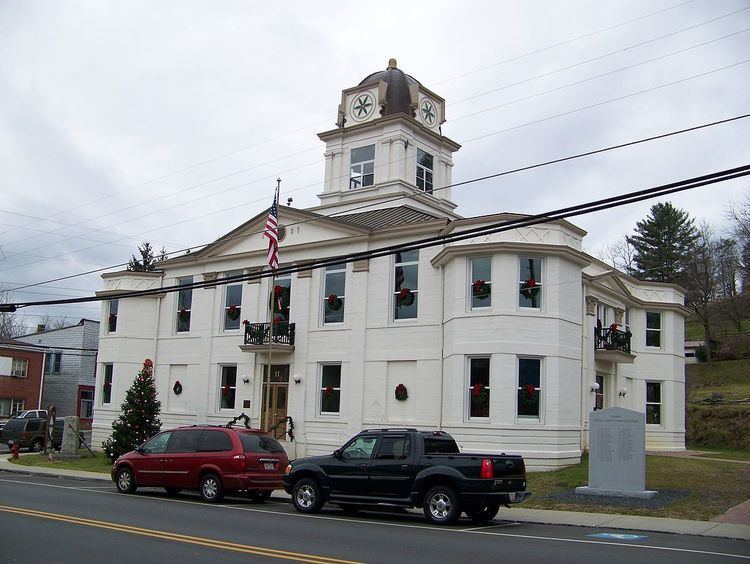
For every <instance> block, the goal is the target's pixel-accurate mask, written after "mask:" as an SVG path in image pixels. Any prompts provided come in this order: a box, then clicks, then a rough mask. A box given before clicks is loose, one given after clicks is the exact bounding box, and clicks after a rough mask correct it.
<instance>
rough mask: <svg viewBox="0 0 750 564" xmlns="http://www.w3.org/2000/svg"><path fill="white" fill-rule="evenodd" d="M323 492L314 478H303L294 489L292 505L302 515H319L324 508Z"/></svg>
mask: <svg viewBox="0 0 750 564" xmlns="http://www.w3.org/2000/svg"><path fill="white" fill-rule="evenodd" d="M324 502H325V500H324V499H323V491H322V490H321V488H320V484H319V483H318V482H317V480H314V479H313V478H302V479H301V480H298V481H297V482H296V483H295V484H294V488H292V504H293V505H294V508H295V509H296V510H297V511H299V512H300V513H318V512H319V511H320V509H321V507H323V503H324Z"/></svg>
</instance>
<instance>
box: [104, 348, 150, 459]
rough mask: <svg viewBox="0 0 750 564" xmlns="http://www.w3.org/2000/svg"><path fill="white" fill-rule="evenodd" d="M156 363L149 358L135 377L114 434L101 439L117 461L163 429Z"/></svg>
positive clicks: (113, 430) (111, 456) (107, 452)
mask: <svg viewBox="0 0 750 564" xmlns="http://www.w3.org/2000/svg"><path fill="white" fill-rule="evenodd" d="M153 374H154V365H153V363H152V362H151V360H150V359H148V358H147V359H146V360H144V361H143V368H142V369H141V371H140V372H139V373H138V376H137V377H136V378H135V380H133V385H132V386H130V389H129V390H128V391H127V393H126V394H125V401H124V402H122V405H121V406H120V411H121V413H120V416H119V417H118V418H117V420H116V421H113V422H112V435H111V436H110V437H109V438H108V439H107V440H106V441H104V442H103V443H102V448H103V449H104V453H105V454H106V456H107V458H108V459H110V460H112V461H115V460H116V459H117V458H118V457H120V456H121V455H123V454H125V453H126V452H128V451H131V450H133V449H134V448H135V447H137V446H138V445H140V444H142V443H143V442H144V441H145V440H146V439H148V438H149V437H151V436H153V435H155V434H156V433H158V432H159V430H160V429H161V421H160V420H159V412H160V411H161V402H160V401H159V400H158V399H156V384H155V382H154V375H153Z"/></svg>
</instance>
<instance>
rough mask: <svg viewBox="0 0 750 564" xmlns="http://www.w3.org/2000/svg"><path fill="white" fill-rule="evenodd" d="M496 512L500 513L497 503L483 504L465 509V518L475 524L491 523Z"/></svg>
mask: <svg viewBox="0 0 750 564" xmlns="http://www.w3.org/2000/svg"><path fill="white" fill-rule="evenodd" d="M498 511H500V504H499V503H493V502H485V503H482V504H481V505H479V506H477V507H472V508H471V509H466V516H467V517H468V518H469V519H471V520H472V521H474V522H475V523H485V522H487V521H492V519H494V518H495V515H497V512H498Z"/></svg>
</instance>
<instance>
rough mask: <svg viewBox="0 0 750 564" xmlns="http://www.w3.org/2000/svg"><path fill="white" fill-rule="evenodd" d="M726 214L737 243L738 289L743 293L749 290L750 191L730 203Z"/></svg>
mask: <svg viewBox="0 0 750 564" xmlns="http://www.w3.org/2000/svg"><path fill="white" fill-rule="evenodd" d="M726 215H727V217H728V218H729V220H730V222H731V223H732V233H733V234H734V236H735V238H736V239H737V243H738V245H739V253H740V264H739V268H740V291H741V292H743V293H744V292H747V291H748V290H750V191H748V192H747V194H745V201H744V202H742V203H740V204H736V203H734V202H733V203H731V204H730V205H729V210H728V211H727V214H726Z"/></svg>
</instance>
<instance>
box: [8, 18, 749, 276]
mask: <svg viewBox="0 0 750 564" xmlns="http://www.w3.org/2000/svg"><path fill="white" fill-rule="evenodd" d="M681 5H682V4H680V5H678V6H681ZM669 9H672V8H667V9H665V10H660V11H657V12H654V13H652V14H649V15H646V16H642V17H640V18H636V19H635V20H630V21H629V22H625V23H631V22H633V21H638V20H640V19H643V18H645V17H650V16H651V15H655V14H658V13H662V12H664V11H666V10H669ZM748 9H750V8H742V9H739V10H735V11H733V12H730V13H728V14H724V15H722V16H719V17H716V18H713V19H710V20H706V21H704V22H701V23H699V24H695V25H692V26H689V27H686V28H683V29H680V30H677V31H675V32H671V33H668V34H665V35H661V36H659V37H656V38H653V39H650V40H648V41H644V42H640V43H636V44H634V45H630V46H628V47H625V48H622V49H620V50H616V51H612V52H610V53H606V54H604V55H600V56H598V57H594V58H591V59H587V60H584V61H581V62H578V63H575V64H572V65H569V66H566V67H561V68H559V69H556V70H553V71H549V72H547V73H544V74H542V75H537V76H535V77H531V78H529V79H525V80H523V81H519V82H516V83H512V84H509V85H505V86H502V87H500V88H496V89H493V90H490V91H488V92H484V93H481V94H478V95H476V96H472V97H469V98H465V99H462V100H458V101H457V102H453V103H452V104H451V105H453V104H458V103H461V102H464V101H467V100H471V99H474V98H477V97H480V96H484V95H486V94H488V93H492V92H496V91H499V90H503V89H505V88H509V87H511V86H516V85H519V84H523V83H525V82H529V81H532V80H536V79H538V78H541V77H545V76H549V75H551V74H554V73H557V72H560V71H562V70H567V69H570V68H573V67H576V66H580V65H582V64H586V63H589V62H592V61H596V60H600V59H603V58H606V57H609V56H612V55H614V54H618V53H622V52H624V51H627V50H629V49H633V48H636V47H639V46H643V45H645V44H648V43H653V42H655V41H658V40H661V39H664V38H667V37H670V36H673V35H677V34H679V33H683V32H685V31H688V30H691V29H695V28H697V27H700V26H703V25H706V24H709V23H713V22H715V21H718V20H720V19H723V18H726V17H729V16H732V15H735V14H737V13H739V12H742V11H745V10H748ZM625 23H623V24H618V25H617V26H615V27H619V26H620V25H625ZM596 33H598V32H596ZM738 33H740V32H738ZM731 35H735V34H730V35H727V36H724V37H722V38H719V39H724V38H726V37H730V36H731ZM719 39H716V40H713V41H718V40H719ZM713 41H709V42H705V43H702V44H699V45H696V46H693V47H690V48H687V49H683V50H680V51H676V52H674V53H671V54H668V55H664V56H662V57H657V58H655V59H650V60H648V61H644V62H642V63H639V64H644V63H647V62H652V61H655V60H659V59H660V58H664V57H667V56H671V55H674V54H677V53H681V52H684V51H686V50H688V49H691V48H695V47H699V46H702V45H705V44H708V43H711V42H713ZM635 66H637V64H636V65H630V66H627V67H623V68H622V69H618V70H615V71H611V72H609V73H604V74H601V75H597V76H595V77H591V78H589V79H584V80H581V81H577V82H574V83H570V84H568V85H564V86H561V87H558V88H555V89H552V90H548V91H545V92H541V93H537V94H534V95H531V96H527V97H524V98H520V99H518V100H514V101H512V102H508V103H506V104H503V105H501V106H494V107H492V108H489V109H487V110H482V111H480V112H475V113H472V114H468V115H464V116H459V117H458V118H454V119H453V120H452V121H453V122H455V121H458V120H460V119H464V118H465V117H468V116H471V115H477V114H479V113H483V112H485V111H491V110H494V109H497V108H500V107H504V106H507V105H510V104H514V103H517V102H520V101H525V100H529V99H531V98H534V97H537V96H541V95H543V94H547V93H551V92H555V91H557V90H560V89H562V88H566V87H569V86H574V85H577V84H581V83H583V82H586V81H587V80H593V79H595V78H600V77H602V76H607V75H608V74H612V73H614V72H620V71H621V70H625V69H629V68H633V67H635ZM313 125H314V124H313ZM303 129H304V128H303ZM297 131H300V130H295V132H297ZM285 135H286V134H283V135H281V136H278V137H284V136H285ZM274 139H275V138H274ZM262 143H264V142H259V143H258V144H262ZM317 149H318V147H317V146H316V147H311V148H309V149H304V150H301V151H298V152H297V153H292V154H288V155H285V156H282V157H279V158H278V159H275V160H272V161H266V162H264V163H260V164H258V165H255V166H252V167H248V168H245V169H240V170H239V171H235V172H232V173H229V174H226V175H223V176H220V177H216V178H213V179H209V180H207V181H204V182H200V183H198V184H193V185H190V186H187V187H184V188H180V189H179V190H176V191H174V192H170V193H168V194H164V195H161V196H158V197H156V198H152V199H150V200H146V201H143V202H139V203H136V204H133V205H131V206H128V207H125V208H118V209H117V210H116V211H113V212H110V213H108V214H104V215H103V216H102V215H99V216H97V218H96V219H101V218H102V217H106V216H108V215H113V214H116V213H120V212H122V211H126V210H128V209H132V208H135V207H138V206H141V205H145V204H148V203H152V202H154V201H157V200H161V199H164V198H168V197H170V196H174V195H176V194H180V193H183V192H185V191H187V190H192V189H194V188H198V187H201V186H205V185H208V184H211V183H213V182H217V181H219V180H225V179H226V178H230V177H233V176H236V175H238V174H241V173H243V172H247V171H249V170H253V169H256V168H261V167H263V166H266V165H268V164H272V163H274V162H277V161H279V160H283V159H285V158H290V157H292V156H297V155H299V154H303V153H306V152H309V151H312V150H317ZM235 152H237V151H235ZM233 153H234V152H233ZM233 153H229V154H233ZM218 158H220V157H217V158H215V159H209V161H205V162H211V161H212V160H216V159H218ZM318 162H319V161H317V160H316V161H315V162H313V163H309V164H306V165H302V166H300V167H296V168H293V169H291V171H294V170H299V169H300V168H305V167H307V166H311V165H315V164H318ZM199 165H200V163H199V164H198V165H193V166H190V167H187V168H188V169H189V168H194V167H195V166H199ZM286 172H290V170H286V171H282V172H281V173H276V174H274V175H270V176H268V177H265V178H261V179H257V180H254V181H252V183H257V182H261V181H263V180H268V179H271V178H272V177H273V176H278V174H284V173H286ZM171 174H172V173H170V174H168V175H166V176H169V175H171ZM166 176H164V177H166ZM164 177H161V178H164ZM150 182H151V181H149V182H146V183H144V184H148V183H150ZM246 185H247V183H243V184H240V185H238V186H232V187H229V188H227V189H224V190H222V191H221V192H219V193H222V192H226V191H231V190H234V189H237V188H239V187H244V186H246ZM126 190H129V189H126ZM213 195H215V194H211V195H208V196H203V197H200V198H197V199H193V200H191V201H189V202H180V203H178V204H175V205H172V206H169V207H167V208H162V209H161V210H158V211H157V212H154V213H158V212H161V211H165V210H168V209H172V208H175V207H179V206H183V205H186V204H190V203H193V202H195V201H199V200H201V199H205V198H207V197H211V196H213ZM107 197H109V196H105V197H102V198H99V199H97V200H94V202H97V201H100V200H102V199H106V198H107ZM92 203H93V202H92ZM251 203H252V202H251ZM85 205H89V204H82V205H81V206H78V207H83V206H85ZM71 209H76V208H71ZM2 211H3V210H0V212H2ZM67 211H70V210H67ZM221 211H225V210H221ZM4 213H15V212H9V211H5V212H4ZM60 213H63V212H59V213H57V214H54V215H53V216H50V217H55V216H57V215H60ZM18 215H21V216H26V215H25V214H18ZM26 217H32V216H26ZM35 219H38V220H41V221H44V218H35ZM90 221H92V220H91V219H86V220H81V221H79V222H77V223H74V224H62V222H55V223H61V224H62V225H63V227H61V228H58V229H55V230H53V231H44V232H43V233H45V234H54V233H57V232H59V231H61V230H63V229H66V228H68V227H77V226H79V225H81V224H84V223H88V222H90ZM130 221H131V220H130V219H128V220H124V221H122V222H120V223H117V224H115V226H118V225H122V224H124V223H128V222H130ZM23 227H25V226H21V227H19V228H23ZM111 227H112V226H111V225H109V226H107V227H106V229H108V230H111ZM104 229H105V228H100V229H96V230H93V231H90V233H96V232H100V231H103V230H104ZM8 231H12V230H7V231H4V232H2V233H0V235H1V234H3V233H7V232H8ZM34 237H36V236H32V237H29V238H26V239H20V240H18V241H14V242H12V243H10V245H14V244H17V243H20V242H23V241H28V240H29V239H32V238H34ZM64 237H65V239H66V240H67V239H71V238H75V239H84V240H85V238H83V237H80V236H72V235H70V236H68V235H66V236H64ZM124 238H129V239H136V238H138V235H124V234H123V237H121V238H120V239H117V240H116V241H120V240H123V239H124ZM116 241H115V242H111V243H110V242H106V241H105V242H101V244H99V245H96V246H104V245H110V244H118V243H117V242H116ZM46 246H47V245H43V246H41V247H35V248H33V249H31V250H32V251H33V250H38V249H41V248H45V247H46ZM96 246H95V247H96ZM95 247H87V248H84V249H79V250H77V251H74V252H80V251H82V250H88V249H90V248H95ZM16 254H19V253H16ZM31 256H33V255H31ZM41 258H42V259H45V260H46V259H55V258H57V257H41ZM28 264H35V263H34V262H32V263H25V265H28ZM21 266H24V265H21Z"/></svg>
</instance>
